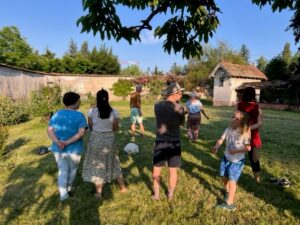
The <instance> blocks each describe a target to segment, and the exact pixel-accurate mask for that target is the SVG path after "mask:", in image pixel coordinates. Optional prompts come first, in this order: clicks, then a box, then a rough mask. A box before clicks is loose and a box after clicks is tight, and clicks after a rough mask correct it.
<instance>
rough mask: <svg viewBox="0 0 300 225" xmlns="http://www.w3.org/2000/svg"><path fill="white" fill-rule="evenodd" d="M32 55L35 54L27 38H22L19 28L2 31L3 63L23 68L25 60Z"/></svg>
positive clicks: (0, 50) (0, 55)
mask: <svg viewBox="0 0 300 225" xmlns="http://www.w3.org/2000/svg"><path fill="white" fill-rule="evenodd" d="M31 54H33V51H32V48H31V47H30V45H29V44H28V43H27V41H26V40H25V38H23V37H22V36H21V33H20V31H19V29H18V28H17V27H15V26H11V27H3V28H2V29H1V30H0V62H1V63H5V64H9V65H14V66H21V64H23V63H24V60H25V59H26V58H27V57H28V56H29V55H31ZM22 61H23V62H22Z"/></svg>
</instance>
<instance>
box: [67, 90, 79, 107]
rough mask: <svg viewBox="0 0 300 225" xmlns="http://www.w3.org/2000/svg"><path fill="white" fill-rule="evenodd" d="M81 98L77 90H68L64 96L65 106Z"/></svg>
mask: <svg viewBox="0 0 300 225" xmlns="http://www.w3.org/2000/svg"><path fill="white" fill-rule="evenodd" d="M79 99H80V95H79V94H77V93H75V92H71V91H70V92H66V93H65V94H64V96H63V103H64V105H65V106H70V105H74V104H75V103H76V102H77V101H78V100H79Z"/></svg>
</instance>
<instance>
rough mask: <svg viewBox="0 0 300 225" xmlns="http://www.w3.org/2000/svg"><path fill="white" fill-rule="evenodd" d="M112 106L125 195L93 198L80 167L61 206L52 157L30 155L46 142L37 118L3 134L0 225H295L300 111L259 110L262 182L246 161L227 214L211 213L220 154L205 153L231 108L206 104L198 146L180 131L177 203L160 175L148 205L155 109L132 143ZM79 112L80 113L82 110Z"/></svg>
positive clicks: (107, 192) (111, 191)
mask: <svg viewBox="0 0 300 225" xmlns="http://www.w3.org/2000/svg"><path fill="white" fill-rule="evenodd" d="M112 104H113V106H114V107H115V108H117V109H118V110H119V111H120V114H121V117H122V119H121V129H120V131H119V132H118V134H117V143H118V145H119V148H120V159H121V162H122V168H123V174H124V177H125V179H126V182H127V183H128V187H129V192H128V193H127V194H121V193H120V192H119V187H118V185H117V184H116V183H113V184H112V185H106V186H105V188H104V197H103V199H101V200H97V199H95V198H94V197H93V191H94V187H93V185H92V184H89V183H84V182H83V181H82V179H81V176H80V174H81V167H80V168H79V170H78V174H77V178H76V181H75V185H76V193H75V196H74V198H72V199H70V200H68V201H67V202H65V203H60V202H59V197H58V190H57V186H56V178H57V167H56V164H55V161H54V158H53V156H52V155H51V153H49V154H47V155H44V156H39V155H37V154H36V152H37V150H38V148H39V147H40V146H48V145H49V144H50V141H49V139H48V138H47V135H46V127H47V125H46V124H45V123H44V122H42V121H41V119H40V118H36V119H34V120H31V121H29V122H27V123H23V124H19V125H15V126H12V127H10V128H9V139H8V142H7V144H6V147H5V148H6V150H7V152H8V153H7V154H6V155H5V157H4V159H3V160H2V161H1V162H0V167H1V173H0V198H1V200H0V211H1V213H0V224H289V225H291V224H300V207H299V206H300V188H299V186H300V185H299V182H300V164H299V162H300V152H299V149H300V135H299V130H300V114H299V113H294V112H284V111H264V126H263V129H262V130H261V134H262V139H263V145H264V147H263V149H262V150H261V164H262V176H263V181H262V183H261V184H259V185H257V184H255V183H254V180H253V178H252V173H251V169H250V167H249V165H248V163H247V166H246V167H245V169H244V173H243V175H242V177H241V179H240V181H239V187H238V192H237V196H236V203H237V207H238V210H237V211H236V212H234V213H228V212H224V211H219V210H216V209H215V205H216V204H217V203H218V202H219V201H220V199H221V198H222V194H221V190H222V185H221V183H220V180H219V177H218V172H219V171H218V169H219V159H220V157H221V156H222V151H221V152H220V153H219V154H218V155H217V156H216V155H213V154H211V153H210V148H211V146H212V145H213V144H214V143H215V141H216V140H217V138H218V137H219V135H221V134H222V132H223V130H224V129H225V128H226V127H227V126H228V124H229V119H230V118H231V114H232V108H225V107H224V108H214V107H212V106H207V107H206V109H207V113H208V115H209V116H210V117H211V119H210V120H209V121H207V120H205V118H204V119H203V121H202V122H203V123H202V126H201V130H200V140H198V141H197V143H195V144H190V143H189V142H188V141H187V138H186V129H185V128H183V129H182V151H183V154H182V169H181V170H180V171H179V181H178V187H177V190H176V194H175V198H174V200H173V201H172V202H168V201H167V199H166V196H165V193H164V192H165V191H166V189H167V185H166V184H167V173H166V170H164V171H163V176H162V191H161V201H159V202H153V201H152V200H151V198H150V195H151V169H152V150H153V144H154V139H155V120H154V115H153V105H152V104H151V105H150V104H149V105H145V104H144V105H143V112H144V116H145V120H144V124H145V127H146V133H145V134H146V137H144V138H142V137H140V136H139V135H137V136H136V137H135V139H133V138H131V136H130V133H129V127H130V118H129V107H128V103H127V102H114V103H112ZM80 110H81V111H82V112H84V113H85V114H86V112H87V110H88V106H87V105H84V106H82V107H81V108H80ZM85 140H87V137H85ZM128 142H135V143H137V144H138V145H139V148H140V153H139V154H136V155H126V154H125V153H124V151H123V148H124V146H125V145H126V144H127V143H128ZM271 176H276V177H282V176H284V177H287V178H288V179H289V180H291V181H292V182H293V185H292V186H291V187H290V188H287V189H282V188H280V187H279V186H277V185H274V184H272V183H270V182H269V178H270V177H271Z"/></svg>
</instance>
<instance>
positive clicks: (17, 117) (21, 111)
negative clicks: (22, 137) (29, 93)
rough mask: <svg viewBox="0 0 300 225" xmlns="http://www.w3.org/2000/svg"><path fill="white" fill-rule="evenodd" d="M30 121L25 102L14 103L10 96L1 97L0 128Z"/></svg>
mask: <svg viewBox="0 0 300 225" xmlns="http://www.w3.org/2000/svg"><path fill="white" fill-rule="evenodd" d="M28 119H29V110H28V106H27V105H26V104H25V103H24V102H19V101H13V100H12V99H11V98H10V97H8V96H0V126H9V125H13V124H18V123H21V122H25V121H27V120H28Z"/></svg>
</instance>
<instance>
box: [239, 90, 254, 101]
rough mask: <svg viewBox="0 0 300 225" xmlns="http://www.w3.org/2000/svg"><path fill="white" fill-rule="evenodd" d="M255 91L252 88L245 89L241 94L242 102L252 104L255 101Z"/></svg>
mask: <svg viewBox="0 0 300 225" xmlns="http://www.w3.org/2000/svg"><path fill="white" fill-rule="evenodd" d="M255 96H256V94H255V89H254V88H253V87H246V88H245V90H244V93H243V98H242V100H243V101H244V102H252V101H255Z"/></svg>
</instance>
